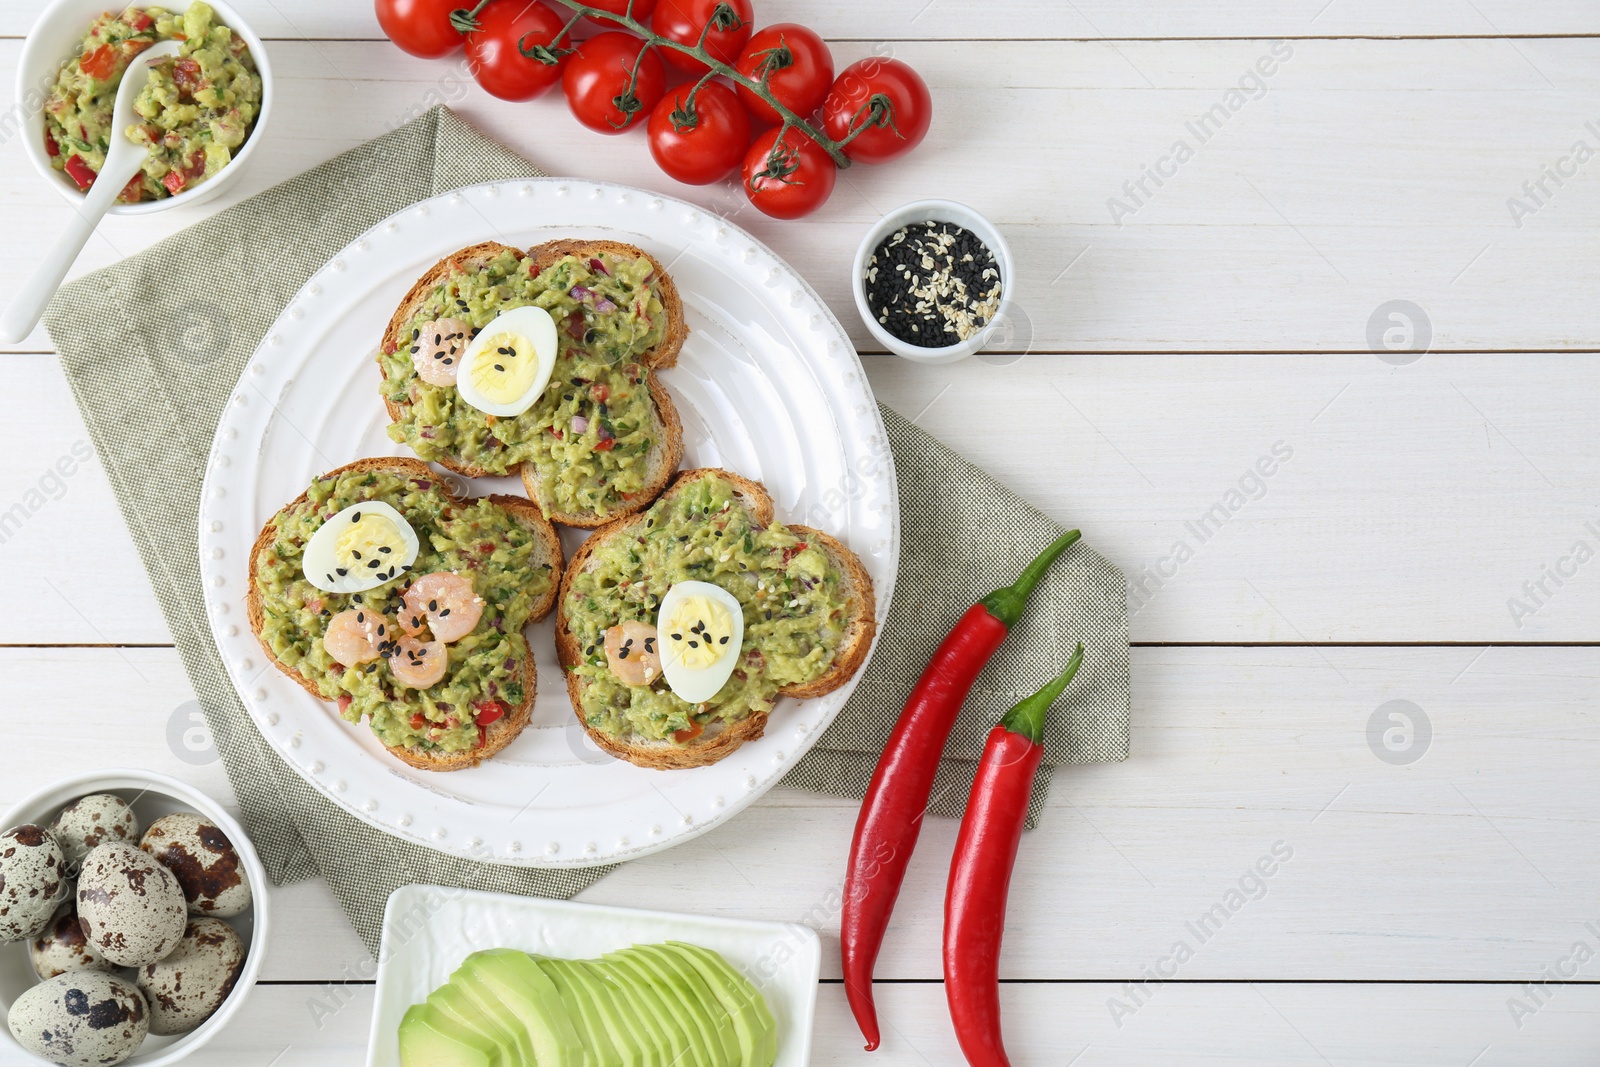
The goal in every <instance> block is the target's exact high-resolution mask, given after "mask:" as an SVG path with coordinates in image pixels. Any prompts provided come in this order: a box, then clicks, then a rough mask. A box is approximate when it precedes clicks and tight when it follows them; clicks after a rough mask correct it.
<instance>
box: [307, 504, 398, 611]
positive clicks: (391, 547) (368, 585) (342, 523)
mask: <svg viewBox="0 0 1600 1067" xmlns="http://www.w3.org/2000/svg"><path fill="white" fill-rule="evenodd" d="M416 560H417V532H416V531H415V530H413V529H412V528H411V524H410V523H409V522H407V521H406V519H405V516H404V515H401V514H400V513H399V512H398V511H396V510H395V509H394V508H392V507H390V506H389V505H388V504H385V503H384V502H383V501H381V500H366V501H363V502H361V503H360V504H351V505H350V506H349V507H347V508H345V509H344V510H343V511H341V512H339V513H338V514H337V515H335V516H333V518H331V519H329V520H328V521H327V522H325V523H323V524H322V526H321V527H320V528H318V530H317V532H316V533H314V534H312V535H311V540H310V541H309V542H307V543H306V554H305V559H304V564H303V567H304V570H305V576H306V581H308V582H310V583H311V584H312V585H314V586H316V587H317V588H318V589H321V590H322V591H323V592H325V593H359V592H362V591H363V590H366V589H372V588H375V587H377V586H380V585H382V584H384V583H385V582H392V581H394V579H396V578H398V577H399V576H400V575H401V574H402V573H403V572H404V571H405V570H406V569H407V568H408V567H410V566H411V565H412V564H413V563H415V562H416Z"/></svg>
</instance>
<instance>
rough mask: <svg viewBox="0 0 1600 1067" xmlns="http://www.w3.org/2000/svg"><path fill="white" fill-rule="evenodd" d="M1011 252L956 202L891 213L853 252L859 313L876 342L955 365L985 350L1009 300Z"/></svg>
mask: <svg viewBox="0 0 1600 1067" xmlns="http://www.w3.org/2000/svg"><path fill="white" fill-rule="evenodd" d="M1011 278H1012V267H1011V249H1010V248H1009V247H1008V246H1007V245H1006V240H1005V238H1004V237H1002V236H1001V235H1000V231H999V230H997V229H996V228H995V227H994V224H993V223H991V222H990V221H989V220H988V219H986V218H984V217H983V216H982V215H980V214H978V213H977V212H976V211H974V210H972V209H971V208H970V207H967V206H966V205H965V204H958V203H956V202H955V201H953V200H918V201H916V202H915V203H911V204H907V205H906V206H905V207H902V208H900V209H898V210H896V211H891V212H890V213H889V214H887V215H885V216H884V217H883V219H882V220H881V221H880V222H879V223H878V224H877V225H876V226H874V227H873V228H872V229H871V230H869V231H868V232H867V235H866V237H865V238H864V239H863V240H862V242H861V247H860V248H858V249H857V250H856V259H855V275H854V279H853V283H852V284H853V289H854V292H855V297H856V307H857V309H858V310H860V312H861V318H862V321H864V322H865V323H866V324H867V330H868V331H869V332H870V333H871V334H872V337H873V339H874V340H876V341H877V342H878V343H879V344H881V345H883V346H884V347H885V348H887V349H888V350H889V351H890V352H893V353H894V354H895V355H897V356H903V357H904V358H906V359H909V360H911V361H913V362H916V363H954V362H955V361H956V360H958V359H965V358H966V357H968V356H970V355H972V354H973V353H974V352H977V351H978V350H980V349H981V348H983V347H984V345H986V344H988V343H989V340H990V338H991V337H992V336H993V334H994V332H995V326H996V323H997V322H998V321H999V320H1000V319H1001V318H1002V316H1003V315H1004V312H1005V309H1006V306H1007V305H1008V304H1009V302H1010V298H1011V293H1010V290H1011Z"/></svg>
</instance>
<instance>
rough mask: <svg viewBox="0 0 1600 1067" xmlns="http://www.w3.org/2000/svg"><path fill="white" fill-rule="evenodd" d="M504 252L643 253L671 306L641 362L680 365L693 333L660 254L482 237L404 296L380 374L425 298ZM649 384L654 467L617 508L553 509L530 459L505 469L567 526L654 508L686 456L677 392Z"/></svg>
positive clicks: (386, 402)
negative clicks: (518, 244) (522, 245)
mask: <svg viewBox="0 0 1600 1067" xmlns="http://www.w3.org/2000/svg"><path fill="white" fill-rule="evenodd" d="M503 252H511V253H513V254H514V255H516V256H517V257H518V258H519V259H526V258H531V259H532V260H533V263H532V264H531V265H530V269H531V270H532V272H533V273H535V274H537V273H538V272H539V271H541V270H543V269H545V268H546V267H548V266H550V264H552V263H555V262H556V261H558V260H560V259H561V258H562V257H563V256H568V255H573V256H597V255H601V254H606V253H609V254H611V255H615V256H627V257H629V258H633V257H637V256H644V257H645V258H646V259H648V260H649V261H650V263H651V265H652V266H653V267H654V269H655V274H656V286H657V291H658V293H659V294H660V297H661V306H662V307H663V308H664V309H666V313H667V328H666V333H665V335H664V336H663V337H662V339H661V343H660V344H658V345H656V346H655V347H654V348H652V349H650V350H649V351H648V352H645V353H644V354H642V355H641V356H640V357H639V360H638V362H639V363H640V364H641V365H643V366H646V367H649V368H651V369H652V370H659V369H661V368H664V367H674V366H677V363H678V353H679V352H680V351H681V350H682V348H683V342H684V339H685V338H687V337H688V336H689V327H688V324H687V322H686V321H685V319H684V312H683V299H682V297H681V296H679V294H678V287H677V285H676V284H675V283H674V282H673V280H672V276H671V275H669V274H668V273H667V270H666V268H665V267H663V266H662V265H661V261H660V260H658V259H656V257H655V256H652V255H651V254H650V253H648V252H646V251H645V250H644V249H642V248H638V247H636V246H634V245H630V244H625V243H624V242H621V241H578V240H559V241H546V242H545V243H544V244H540V245H534V246H533V247H532V248H530V249H528V250H527V251H526V252H524V251H523V250H521V249H517V248H512V247H510V246H509V245H503V244H500V243H499V242H497V241H483V242H480V243H479V244H475V245H469V246H468V247H466V248H463V249H461V250H460V251H457V252H453V253H451V254H450V255H448V256H446V257H444V258H443V259H441V260H439V262H437V263H435V264H434V265H433V266H432V267H430V268H428V270H427V272H426V273H424V274H423V275H422V277H421V278H419V279H417V281H416V283H415V284H414V285H412V286H411V288H410V290H408V291H407V292H406V295H405V297H404V298H403V299H402V300H401V301H400V305H399V307H397V308H396V309H395V312H394V314H393V315H391V316H390V317H389V323H388V325H387V326H386V327H385V328H384V332H383V344H382V346H381V347H380V349H379V351H378V353H377V355H376V356H375V357H374V358H375V360H376V362H377V364H378V368H379V374H380V376H381V375H382V370H383V352H384V351H385V350H386V349H391V348H392V349H393V350H398V349H399V348H400V346H401V345H403V344H407V343H409V340H410V339H409V338H407V337H406V336H405V335H404V332H403V331H404V329H405V324H406V323H408V322H410V321H411V319H412V318H413V317H414V316H415V315H416V314H417V312H418V311H419V310H420V309H421V307H422V304H423V302H424V301H426V300H427V299H428V297H429V296H430V295H431V294H432V293H433V291H434V290H435V289H437V288H438V287H439V286H440V285H441V284H443V282H444V281H445V279H446V278H448V277H449V275H450V272H451V270H452V269H455V268H458V267H459V268H461V269H464V270H476V269H478V268H480V267H482V266H483V264H485V263H487V262H488V261H489V260H491V259H494V258H495V257H496V256H498V255H500V254H501V253H503ZM649 385H650V397H651V400H652V402H653V406H654V408H655V410H654V416H655V419H654V421H655V426H656V430H657V439H656V440H657V443H656V446H655V447H654V448H652V449H651V450H650V457H649V467H650V472H649V474H648V476H647V477H646V479H645V485H644V488H643V489H642V490H641V491H640V492H639V493H638V494H637V495H636V496H635V497H634V498H633V499H632V500H629V501H627V502H626V503H625V504H624V505H623V506H622V507H620V508H618V509H617V510H616V511H613V512H611V513H609V514H607V515H600V514H597V513H595V512H571V511H568V512H560V511H554V510H552V509H550V508H548V507H547V506H546V505H545V503H544V502H543V501H542V500H539V497H538V490H537V488H536V486H537V479H536V478H535V477H533V472H531V471H528V470H522V469H521V468H523V467H526V466H528V464H521V463H519V464H515V465H514V466H512V467H511V468H510V469H508V470H507V471H506V473H508V474H510V473H520V474H521V476H522V482H523V485H524V486H525V487H526V489H527V492H528V496H529V497H530V498H532V499H533V500H535V501H538V503H539V506H540V507H541V508H544V509H545V513H546V515H547V517H548V518H550V519H551V520H552V521H554V522H559V523H561V524H562V525H564V526H576V527H579V528H581V529H594V528H596V527H598V526H603V525H604V524H605V523H606V522H608V521H610V520H612V519H615V518H618V517H620V516H623V515H631V514H634V513H635V512H638V511H642V510H643V509H644V508H646V507H649V506H650V504H651V503H652V502H653V501H654V500H655V498H656V497H657V496H659V495H660V493H661V490H662V489H663V488H664V487H665V486H666V484H667V482H669V481H670V480H671V479H672V475H673V473H674V472H675V471H676V470H677V469H678V464H679V463H681V462H682V461H683V425H682V422H681V421H680V420H679V418H678V409H677V408H676V407H675V406H674V405H673V403H672V397H671V396H670V395H669V394H668V392H667V390H666V387H665V386H663V385H662V384H661V382H660V380H659V379H658V378H656V377H655V376H654V375H651V377H650V382H649ZM383 406H384V408H385V410H387V411H388V413H389V421H390V422H399V421H400V420H401V418H402V414H403V413H402V412H401V409H400V405H399V404H396V403H395V402H394V401H392V400H390V399H389V397H388V396H387V394H386V395H385V396H384V398H383ZM434 462H436V463H438V464H439V465H440V466H441V467H444V468H445V469H447V470H451V471H454V472H455V473H457V474H459V475H461V476H463V477H465V478H488V477H493V476H494V475H495V474H496V473H497V472H495V471H491V470H489V469H487V468H485V467H479V466H474V465H472V464H469V463H467V462H465V461H464V460H462V459H460V458H459V457H457V456H442V457H439V458H438V459H436V460H435V461H434Z"/></svg>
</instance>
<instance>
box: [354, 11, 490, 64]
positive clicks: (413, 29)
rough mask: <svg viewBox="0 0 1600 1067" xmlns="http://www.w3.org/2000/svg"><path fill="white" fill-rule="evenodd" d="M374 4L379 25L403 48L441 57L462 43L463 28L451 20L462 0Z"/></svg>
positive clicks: (428, 57) (429, 57)
mask: <svg viewBox="0 0 1600 1067" xmlns="http://www.w3.org/2000/svg"><path fill="white" fill-rule="evenodd" d="M373 6H374V7H375V8H376V9H377V12H378V25H379V26H381V27H382V28H383V32H384V34H385V35H386V36H387V37H388V38H389V40H391V41H393V42H394V43H395V44H397V45H399V46H400V50H401V51H402V52H409V53H411V54H412V55H414V56H421V57H422V58H423V59H438V58H439V57H440V56H447V55H449V54H450V53H451V52H454V51H455V50H456V49H457V48H460V47H461V31H460V30H457V29H456V28H455V27H454V26H452V25H451V24H450V12H452V11H454V10H455V9H456V8H458V7H461V6H462V4H461V0H374V4H373ZM469 6H470V5H469Z"/></svg>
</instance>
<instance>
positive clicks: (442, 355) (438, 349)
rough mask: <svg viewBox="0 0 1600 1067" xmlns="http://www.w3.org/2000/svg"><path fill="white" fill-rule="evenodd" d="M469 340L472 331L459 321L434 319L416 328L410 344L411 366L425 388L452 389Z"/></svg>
mask: <svg viewBox="0 0 1600 1067" xmlns="http://www.w3.org/2000/svg"><path fill="white" fill-rule="evenodd" d="M471 338H472V327H471V326H468V325H467V324H466V323H465V322H462V321H461V320H460V319H434V320H433V321H432V322H425V323H423V324H422V325H421V326H419V327H418V328H417V336H416V339H415V340H413V341H412V342H411V365H412V366H414V367H416V368H417V377H418V378H421V379H422V380H423V381H425V382H427V383H428V384H429V385H454V384H456V372H457V371H458V370H460V369H461V353H462V352H464V351H466V348H467V342H468V341H469V340H471Z"/></svg>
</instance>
